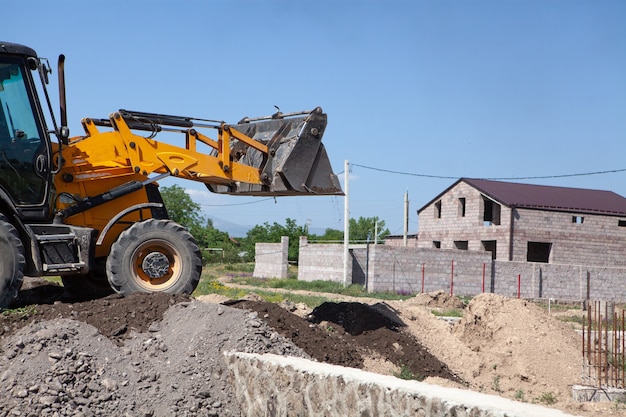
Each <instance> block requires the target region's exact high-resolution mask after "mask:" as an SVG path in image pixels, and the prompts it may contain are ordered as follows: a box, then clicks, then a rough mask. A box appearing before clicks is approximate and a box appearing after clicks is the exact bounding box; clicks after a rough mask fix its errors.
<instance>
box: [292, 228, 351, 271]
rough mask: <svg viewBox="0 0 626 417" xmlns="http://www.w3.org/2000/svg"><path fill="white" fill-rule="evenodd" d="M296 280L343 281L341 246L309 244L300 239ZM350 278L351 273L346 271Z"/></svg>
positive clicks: (304, 237) (303, 237) (305, 239)
mask: <svg viewBox="0 0 626 417" xmlns="http://www.w3.org/2000/svg"><path fill="white" fill-rule="evenodd" d="M299 249H300V255H299V257H298V279H299V280H302V281H317V280H325V281H336V282H343V280H344V274H343V270H344V260H343V245H338V244H325V243H320V244H309V242H308V240H307V238H306V236H302V237H300V247H299ZM348 276H352V271H351V270H350V271H348Z"/></svg>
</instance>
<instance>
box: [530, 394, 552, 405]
mask: <svg viewBox="0 0 626 417" xmlns="http://www.w3.org/2000/svg"><path fill="white" fill-rule="evenodd" d="M535 400H536V401H537V402H540V403H542V404H546V405H553V404H555V403H556V395H554V393H553V392H544V393H543V394H541V395H540V396H539V397H537V398H535Z"/></svg>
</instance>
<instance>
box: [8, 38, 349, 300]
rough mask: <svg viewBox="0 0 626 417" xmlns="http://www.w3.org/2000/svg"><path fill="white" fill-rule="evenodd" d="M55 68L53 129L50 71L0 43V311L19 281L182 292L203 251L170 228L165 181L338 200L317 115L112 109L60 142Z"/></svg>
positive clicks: (25, 51) (93, 290)
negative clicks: (48, 278) (208, 115)
mask: <svg viewBox="0 0 626 417" xmlns="http://www.w3.org/2000/svg"><path fill="white" fill-rule="evenodd" d="M63 68H64V57H63V56H61V57H59V65H58V72H59V95H60V104H61V112H60V125H59V126H57V123H56V120H55V118H54V113H53V111H52V109H51V106H50V100H49V98H48V93H47V91H46V89H45V86H46V84H47V80H48V74H49V73H50V69H49V66H48V64H47V61H46V60H45V59H41V58H39V57H37V55H36V53H35V51H33V50H32V49H30V48H28V47H26V46H23V45H18V44H13V43H6V42H4V43H3V42H0V309H2V308H5V307H6V306H8V305H9V303H10V302H11V300H12V299H13V298H14V297H15V296H16V295H17V292H18V290H19V288H20V286H21V283H22V280H23V276H24V274H26V275H30V276H41V275H60V276H61V277H62V279H63V283H64V285H65V286H66V287H67V288H68V290H70V291H72V292H74V293H75V294H77V295H94V294H102V293H106V292H108V291H111V290H114V291H116V292H118V293H121V294H130V293H134V292H154V291H159V292H168V293H191V292H192V291H193V290H194V289H195V287H196V285H197V283H198V280H199V278H200V272H201V268H202V261H201V256H200V250H199V249H198V247H197V245H196V243H195V241H194V239H193V237H192V236H191V234H190V233H189V232H188V231H187V230H185V228H184V227H182V226H181V225H178V224H176V223H174V222H173V221H171V220H169V219H168V216H167V208H166V207H165V206H164V204H163V200H162V199H161V196H160V193H159V190H158V181H159V180H161V179H163V178H165V177H168V176H173V177H178V178H183V179H187V180H191V181H198V182H202V183H204V184H205V185H206V186H207V188H208V189H209V190H211V191H213V192H216V193H225V194H235V195H253V196H267V195H270V196H289V195H341V194H342V191H341V188H340V185H339V182H338V180H337V177H336V176H335V174H334V173H333V171H332V168H331V165H330V162H329V159H328V156H327V154H326V151H325V148H324V145H323V144H322V142H321V139H322V136H323V133H324V129H325V127H326V114H324V113H323V111H322V109H321V108H315V109H313V110H311V111H305V112H297V113H288V114H283V113H281V112H280V111H278V112H276V113H275V114H273V115H271V116H267V117H259V118H244V119H242V120H241V121H239V122H238V123H234V124H228V123H225V122H223V121H219V120H210V119H201V118H193V117H183V116H171V115H163V114H157V113H145V112H137V111H129V110H119V111H117V112H114V113H112V114H111V115H110V116H109V117H108V118H106V119H95V118H85V119H83V120H82V125H83V128H84V131H85V134H84V135H82V136H77V137H69V133H68V129H67V117H66V111H65V109H66V100H65V81H64V75H63V74H64V71H63ZM34 74H35V75H36V74H38V75H39V77H35V76H34ZM36 78H40V79H41V81H42V82H41V88H42V89H43V91H44V93H45V98H46V100H45V103H46V104H47V107H48V111H49V112H50V117H51V120H52V123H53V124H54V126H53V128H52V129H48V127H47V126H46V122H45V118H44V115H43V105H42V104H41V102H40V101H39V99H38V96H37V90H36V87H35V81H34V80H35V79H36ZM50 134H54V135H55V136H56V137H57V140H56V141H52V140H51V138H50Z"/></svg>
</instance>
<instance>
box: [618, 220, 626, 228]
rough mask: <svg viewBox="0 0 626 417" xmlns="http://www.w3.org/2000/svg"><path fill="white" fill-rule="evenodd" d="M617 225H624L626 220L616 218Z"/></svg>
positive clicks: (625, 225)
mask: <svg viewBox="0 0 626 417" xmlns="http://www.w3.org/2000/svg"><path fill="white" fill-rule="evenodd" d="M617 225H618V226H619V227H626V220H618V221H617Z"/></svg>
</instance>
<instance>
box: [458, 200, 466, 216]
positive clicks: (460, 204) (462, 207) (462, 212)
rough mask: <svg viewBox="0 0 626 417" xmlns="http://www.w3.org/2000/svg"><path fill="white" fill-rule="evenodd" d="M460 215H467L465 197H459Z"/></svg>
mask: <svg viewBox="0 0 626 417" xmlns="http://www.w3.org/2000/svg"><path fill="white" fill-rule="evenodd" d="M459 217H465V197H461V198H459Z"/></svg>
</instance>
